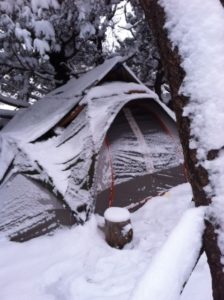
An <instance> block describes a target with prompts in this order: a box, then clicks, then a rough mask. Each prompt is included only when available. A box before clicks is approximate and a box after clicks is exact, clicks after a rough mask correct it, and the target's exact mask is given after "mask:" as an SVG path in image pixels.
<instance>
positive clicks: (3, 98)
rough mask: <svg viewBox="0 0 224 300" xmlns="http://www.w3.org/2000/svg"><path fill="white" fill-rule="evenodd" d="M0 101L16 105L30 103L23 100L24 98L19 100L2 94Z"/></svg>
mask: <svg viewBox="0 0 224 300" xmlns="http://www.w3.org/2000/svg"><path fill="white" fill-rule="evenodd" d="M0 102H2V103H4V104H8V105H12V106H15V107H18V108H19V107H28V106H29V103H27V102H25V101H22V100H18V99H13V98H10V97H5V96H2V95H0Z"/></svg>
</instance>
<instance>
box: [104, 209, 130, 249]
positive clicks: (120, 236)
mask: <svg viewBox="0 0 224 300" xmlns="http://www.w3.org/2000/svg"><path fill="white" fill-rule="evenodd" d="M104 218H105V236H106V241H107V243H108V244H109V245H110V246H111V247H114V248H119V249H122V248H123V247H124V245H126V244H127V243H129V242H131V240H132V237H133V230H132V226H131V220H130V213H129V211H128V210H127V209H126V208H121V207H110V208H108V209H107V210H106V211H105V213H104Z"/></svg>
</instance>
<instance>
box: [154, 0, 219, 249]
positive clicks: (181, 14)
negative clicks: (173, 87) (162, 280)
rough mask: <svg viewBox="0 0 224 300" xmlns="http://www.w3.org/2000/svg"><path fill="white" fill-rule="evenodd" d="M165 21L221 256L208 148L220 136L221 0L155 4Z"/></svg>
mask: <svg viewBox="0 0 224 300" xmlns="http://www.w3.org/2000/svg"><path fill="white" fill-rule="evenodd" d="M159 3H160V4H161V6H162V7H164V9H165V12H166V16H167V20H166V25H165V27H166V28H167V30H168V33H169V38H170V40H171V41H172V44H173V47H174V46H177V47H178V50H179V53H180V56H181V58H182V63H181V65H182V67H183V69H184V71H185V73H186V76H185V78H184V81H183V84H182V86H181V88H180V91H179V92H180V93H182V94H183V95H186V96H189V97H190V100H189V103H188V104H187V105H186V107H185V109H184V116H188V117H189V118H190V120H191V136H192V139H191V142H190V147H191V148H192V149H197V158H198V161H199V164H200V165H202V167H205V169H206V170H208V175H209V184H208V185H207V186H206V187H205V191H206V193H207V194H208V196H209V197H211V198H212V206H211V209H210V211H209V213H208V218H209V217H210V216H211V217H212V218H213V219H215V220H216V221H217V222H218V223H220V225H221V230H220V231H219V233H220V234H219V243H220V245H222V247H221V251H222V254H223V255H224V244H223V242H222V240H223V235H224V234H223V231H224V228H223V225H222V224H223V223H224V222H223V216H224V214H223V194H224V185H223V180H224V152H223V150H221V151H220V153H219V154H218V155H217V158H215V159H213V160H208V159H207V154H208V152H209V151H210V150H219V149H223V146H224V135H223V134H222V132H223V128H224V101H223V95H224V85H223V78H224V56H223V53H224V29H223V28H224V9H223V6H222V4H221V1H213V0H190V1H188V3H187V5H186V3H184V1H178V0H160V1H159Z"/></svg>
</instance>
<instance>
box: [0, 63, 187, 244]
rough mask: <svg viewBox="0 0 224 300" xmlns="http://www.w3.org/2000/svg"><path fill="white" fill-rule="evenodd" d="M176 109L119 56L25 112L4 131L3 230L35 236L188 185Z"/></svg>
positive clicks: (0, 146) (0, 143)
mask: <svg viewBox="0 0 224 300" xmlns="http://www.w3.org/2000/svg"><path fill="white" fill-rule="evenodd" d="M182 162H183V157H182V152H181V148H180V143H179V138H178V134H177V130H176V126H175V117H174V114H173V112H172V111H171V110H170V109H169V108H167V107H166V106H165V105H164V104H163V103H162V102H161V101H160V100H159V99H158V97H157V95H156V94H155V93H154V92H153V91H151V90H150V89H148V88H147V87H146V86H144V85H143V84H142V83H141V82H140V81H139V80H138V78H137V77H136V76H135V75H134V74H133V72H132V71H131V70H130V69H129V68H128V67H127V66H126V64H125V63H124V61H123V59H122V58H121V57H114V58H111V59H109V60H107V61H105V62H104V63H103V64H102V65H100V66H98V67H96V68H95V69H92V70H90V71H89V72H87V73H86V74H84V75H82V76H81V77H80V78H78V79H71V80H70V81H69V82H68V83H67V84H65V85H64V86H62V87H60V88H58V89H56V90H54V91H53V92H51V93H49V94H48V95H47V96H45V97H44V98H43V99H41V100H39V101H38V102H36V103H35V104H34V105H32V106H31V107H29V108H26V109H22V110H20V111H19V112H18V113H17V114H16V115H15V117H14V118H13V119H12V120H11V121H10V122H9V123H8V124H7V125H6V126H5V127H4V128H3V130H2V131H1V133H0V232H1V233H2V234H6V235H8V236H10V238H11V239H12V240H20V241H21V240H27V239H29V238H31V237H35V236H38V235H40V234H43V233H45V232H49V231H51V230H52V229H54V228H56V227H58V226H61V225H72V224H74V223H83V222H85V221H86V220H87V219H88V217H89V216H90V215H91V213H93V212H94V211H95V212H97V213H100V214H102V213H103V212H104V210H105V209H106V208H107V207H108V206H111V205H114V206H115V205H116V206H125V207H128V208H130V209H137V208H138V207H139V206H141V205H142V204H143V203H145V202H146V201H147V199H149V198H150V197H151V196H154V195H157V194H160V193H161V192H164V191H166V190H168V189H169V188H170V187H171V186H174V185H177V184H179V183H181V182H183V181H184V176H183V168H182Z"/></svg>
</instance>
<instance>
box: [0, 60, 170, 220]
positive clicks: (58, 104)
mask: <svg viewBox="0 0 224 300" xmlns="http://www.w3.org/2000/svg"><path fill="white" fill-rule="evenodd" d="M119 67H123V68H124V66H123V64H122V58H120V57H115V58H113V59H111V60H108V61H106V62H105V63H104V64H103V65H100V66H99V67H97V68H95V69H93V70H91V71H89V72H88V73H86V74H84V75H83V76H82V77H80V78H79V79H72V80H70V81H69V82H68V83H67V84H66V85H64V86H63V87H60V88H59V89H57V90H55V91H53V92H51V93H50V94H48V95H47V96H46V97H45V98H43V99H42V100H40V101H39V102H37V103H35V104H34V105H33V106H31V107H29V108H28V109H24V110H23V111H21V112H19V113H18V114H17V115H16V116H15V118H13V119H12V121H11V122H9V123H8V125H7V126H5V128H4V129H3V130H2V132H1V135H0V143H1V144H0V180H1V181H2V186H4V184H6V183H7V180H8V179H10V177H11V176H12V175H13V174H15V173H20V172H23V173H24V174H26V175H27V176H29V177H31V178H33V179H36V180H38V181H40V182H42V183H44V184H45V185H46V184H47V185H48V186H50V188H51V190H52V191H53V192H54V193H55V194H56V195H59V196H60V198H61V199H63V201H65V203H66V204H68V206H69V207H70V208H71V210H72V211H73V212H76V215H78V220H80V221H81V220H84V221H85V220H86V218H87V214H88V212H89V210H90V209H91V207H92V206H93V201H94V190H95V188H94V187H95V186H94V184H95V182H94V181H93V177H94V175H95V165H96V162H97V155H98V153H99V151H100V149H101V147H102V145H103V142H104V140H105V136H106V134H107V131H108V129H109V128H110V126H111V124H112V123H113V121H114V119H115V118H116V116H117V115H118V113H119V112H120V111H121V109H122V108H123V107H124V106H125V105H126V104H127V103H129V102H131V101H134V100H139V99H141V100H144V101H147V102H149V103H154V104H156V105H157V106H159V107H160V109H161V111H163V112H164V114H165V116H166V117H167V118H168V119H171V121H172V119H173V114H172V112H170V110H169V109H168V108H165V107H164V105H162V104H161V102H160V100H159V99H158V97H157V95H156V94H155V93H154V92H153V91H151V90H149V89H148V88H147V87H145V86H144V85H143V84H142V83H141V82H140V81H139V80H138V79H137V78H135V76H134V75H133V74H132V73H131V71H130V70H129V69H128V67H125V68H126V71H127V72H129V73H130V74H131V75H130V76H131V78H132V81H133V82H126V81H113V82H110V81H109V82H108V81H106V82H101V80H102V79H103V78H105V76H106V75H107V74H108V73H109V72H110V71H113V69H114V68H115V69H116V68H119ZM123 70H125V69H123ZM99 82H100V84H99V85H97V84H98V83H99ZM77 107H79V108H81V109H80V111H79V113H78V114H77V115H76V117H75V118H74V119H73V120H72V121H70V123H68V124H67V125H66V126H65V127H62V126H61V125H60V122H59V121H61V120H62V119H63V118H64V117H66V116H67V114H68V113H70V112H71V111H72V110H73V109H74V108H77ZM172 143H173V141H171V144H172ZM173 147H174V148H175V145H174V146H173ZM169 160H170V158H169ZM2 186H1V187H0V189H1V188H2ZM81 207H82V208H81ZM78 208H80V209H79V210H78ZM77 210H78V213H77ZM80 210H81V211H80ZM82 212H83V214H82Z"/></svg>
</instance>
